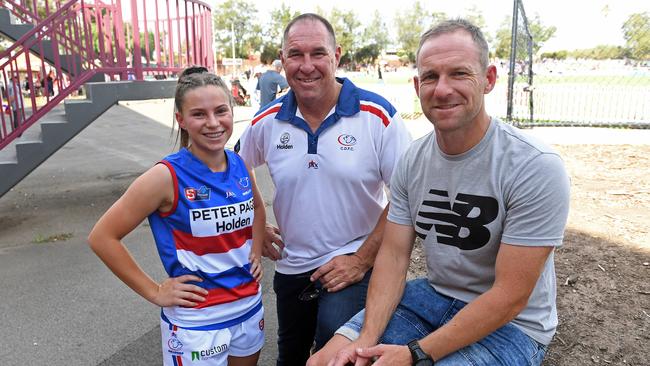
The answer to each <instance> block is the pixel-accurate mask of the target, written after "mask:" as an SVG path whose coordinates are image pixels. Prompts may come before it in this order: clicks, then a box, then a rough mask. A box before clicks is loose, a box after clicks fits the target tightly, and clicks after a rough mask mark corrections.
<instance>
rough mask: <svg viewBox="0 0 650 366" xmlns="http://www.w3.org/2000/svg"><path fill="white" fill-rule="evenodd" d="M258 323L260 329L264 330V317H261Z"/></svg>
mask: <svg viewBox="0 0 650 366" xmlns="http://www.w3.org/2000/svg"><path fill="white" fill-rule="evenodd" d="M258 325H259V326H260V330H264V318H262V320H260V322H259V324H258Z"/></svg>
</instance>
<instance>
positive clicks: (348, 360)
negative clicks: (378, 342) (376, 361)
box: [327, 339, 372, 366]
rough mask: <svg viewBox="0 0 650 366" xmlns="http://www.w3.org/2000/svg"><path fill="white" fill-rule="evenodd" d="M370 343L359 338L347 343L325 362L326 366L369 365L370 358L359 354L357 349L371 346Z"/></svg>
mask: <svg viewBox="0 0 650 366" xmlns="http://www.w3.org/2000/svg"><path fill="white" fill-rule="evenodd" d="M371 346H372V344H371V343H368V342H364V341H363V340H361V339H357V340H356V341H354V342H352V343H350V344H348V345H347V346H345V347H343V348H341V349H340V350H339V351H338V352H337V353H336V356H335V357H334V358H333V359H332V360H330V362H328V363H327V366H348V365H350V364H352V365H354V366H366V365H370V361H372V358H366V357H363V356H360V355H359V351H360V350H362V349H367V348H368V347H371Z"/></svg>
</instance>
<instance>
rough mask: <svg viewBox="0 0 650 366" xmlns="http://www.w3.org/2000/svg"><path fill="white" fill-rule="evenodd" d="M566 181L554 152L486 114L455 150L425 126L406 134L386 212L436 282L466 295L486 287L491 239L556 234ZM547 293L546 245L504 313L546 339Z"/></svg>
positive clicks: (549, 330) (552, 317)
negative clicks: (519, 300)
mask: <svg viewBox="0 0 650 366" xmlns="http://www.w3.org/2000/svg"><path fill="white" fill-rule="evenodd" d="M569 185H570V183H569V178H568V176H567V173H566V171H565V169H564V164H563V162H562V160H561V158H560V156H559V155H558V154H557V153H555V152H553V151H552V150H551V149H550V148H549V147H547V146H546V145H544V144H543V143H541V142H539V141H537V140H535V139H533V138H532V137H530V136H526V135H524V134H523V133H522V132H521V131H519V130H518V129H516V128H514V127H512V126H509V125H507V124H505V123H503V122H501V121H499V120H497V119H492V121H491V123H490V127H489V128H488V131H487V132H486V134H485V136H484V137H483V139H482V140H481V141H480V142H479V143H478V144H477V145H476V146H474V147H473V148H472V149H471V150H469V151H467V152H465V153H463V154H460V155H453V156H450V155H447V154H445V153H443V152H442V151H441V150H440V149H439V147H438V145H437V142H436V138H435V133H434V132H432V133H430V134H428V135H426V136H424V137H422V138H420V139H418V140H416V141H414V142H413V144H412V145H411V147H410V148H409V149H408V150H407V152H406V153H405V154H404V156H403V158H402V160H401V161H400V162H399V164H398V166H397V170H396V172H395V173H394V174H393V177H392V181H391V204H390V210H389V214H388V219H389V220H390V221H391V222H394V223H397V224H402V225H411V226H413V227H414V228H415V231H416V233H417V235H418V236H419V237H420V238H422V239H423V242H424V248H425V253H426V257H427V275H428V279H429V282H430V283H431V285H432V286H433V287H434V288H435V289H436V291H438V292H440V293H442V294H444V295H447V296H451V297H454V298H457V299H459V300H461V301H464V302H470V301H472V300H473V299H475V298H476V297H478V296H479V295H481V294H482V293H484V292H486V291H487V290H489V289H490V288H491V287H492V284H493V283H494V277H495V262H496V256H497V252H498V250H499V246H500V243H505V244H510V245H523V246H560V245H561V244H562V238H563V235H564V227H565V225H566V221H567V216H568V211H569ZM555 297H556V279H555V266H554V263H553V254H552V253H551V255H550V256H549V258H548V260H547V261H546V264H545V266H544V270H543V272H542V274H541V276H540V278H539V280H538V281H537V284H536V286H535V289H534V290H533V293H532V294H531V296H530V299H529V301H528V305H527V306H526V308H525V309H524V310H523V311H522V312H521V313H520V314H519V315H518V316H517V317H516V318H515V319H514V320H513V323H514V324H515V325H516V326H518V327H520V328H521V329H522V330H523V331H524V332H525V333H526V334H528V335H529V336H531V337H532V338H533V339H535V340H537V341H538V342H540V343H543V344H549V343H550V341H551V338H552V337H553V334H554V333H555V328H556V326H557V310H556V306H555Z"/></svg>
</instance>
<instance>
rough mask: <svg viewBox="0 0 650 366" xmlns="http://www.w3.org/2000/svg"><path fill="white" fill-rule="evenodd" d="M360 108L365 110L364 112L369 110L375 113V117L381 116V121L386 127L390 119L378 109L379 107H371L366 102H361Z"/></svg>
mask: <svg viewBox="0 0 650 366" xmlns="http://www.w3.org/2000/svg"><path fill="white" fill-rule="evenodd" d="M361 110H362V111H366V112H370V113H372V114H374V115H376V116H377V117H379V118H381V120H382V122H383V123H384V126H386V127H388V125H389V124H390V120H389V119H388V117H386V115H385V114H384V112H382V111H381V109H379V108H376V107H373V106H371V105H367V104H362V105H361Z"/></svg>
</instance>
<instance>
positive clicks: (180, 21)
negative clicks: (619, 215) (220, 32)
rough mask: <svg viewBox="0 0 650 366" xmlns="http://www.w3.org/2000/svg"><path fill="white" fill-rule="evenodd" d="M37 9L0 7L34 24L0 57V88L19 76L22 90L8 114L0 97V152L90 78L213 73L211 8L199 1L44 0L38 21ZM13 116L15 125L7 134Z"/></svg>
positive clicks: (17, 4)
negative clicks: (192, 69)
mask: <svg viewBox="0 0 650 366" xmlns="http://www.w3.org/2000/svg"><path fill="white" fill-rule="evenodd" d="M37 3H39V1H37V0H4V1H2V2H1V5H0V6H3V7H6V8H7V9H9V10H10V11H11V12H12V13H13V14H14V16H16V18H17V19H19V20H21V21H23V22H28V23H31V24H34V25H35V27H34V28H33V29H32V30H30V31H29V32H27V33H26V34H24V35H23V36H21V37H20V39H18V40H16V42H15V43H14V44H13V45H12V46H11V47H9V49H7V50H5V51H4V52H2V53H0V60H2V61H0V62H1V63H0V82H2V83H3V85H4V86H9V82H12V81H11V79H12V77H11V76H12V75H14V74H17V73H19V74H20V75H19V78H18V83H19V84H20V86H21V88H20V89H21V90H24V91H25V95H23V103H22V106H15V108H12V107H11V103H8V100H5V99H6V98H7V95H6V93H5V94H3V95H2V97H3V103H4V104H9V105H10V106H9V110H8V112H9V113H8V114H7V113H0V149H2V148H3V147H4V146H6V145H7V144H9V143H10V142H11V141H12V140H13V139H15V138H16V137H17V136H18V135H20V134H22V132H23V131H24V130H25V129H27V128H28V127H29V126H31V125H32V124H34V123H35V122H36V121H37V120H38V119H39V118H41V117H42V116H43V115H45V114H46V113H47V112H48V111H50V110H51V109H52V108H54V106H56V105H57V104H58V103H60V102H61V100H63V99H64V98H66V97H68V96H69V95H71V94H73V93H75V92H77V90H79V88H80V87H81V86H82V85H83V84H84V83H85V82H87V81H88V80H90V79H91V78H93V77H94V76H95V75H98V74H103V75H104V78H105V79H106V80H127V79H128V80H131V79H136V80H144V79H146V78H149V77H156V78H159V77H167V76H174V75H176V74H178V73H179V72H180V71H181V70H182V69H184V68H185V67H187V66H188V65H190V64H199V65H203V66H206V67H207V68H208V69H210V70H214V55H213V52H212V47H211V45H212V15H211V11H212V9H211V7H210V6H209V5H208V4H206V3H205V2H203V1H197V0H158V1H156V3H155V6H152V4H151V3H152V0H109V1H101V0H95V1H92V0H54V1H51V0H50V1H48V0H45V11H44V14H45V16H41V15H39V14H38V13H39V11H38V10H37V9H36V8H37ZM181 30H182V31H181ZM48 41H49V43H47V42H48ZM48 69H49V70H48ZM48 71H49V72H48ZM50 72H52V74H53V77H52V80H48V79H47V78H46V75H47V74H49V73H50ZM35 74H38V79H36V80H35V79H34V75H35ZM25 84H26V86H25ZM25 88H26V89H25ZM3 112H4V111H3ZM16 112H17V114H18V119H19V120H20V123H19V124H18V126H17V127H14V114H16Z"/></svg>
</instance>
